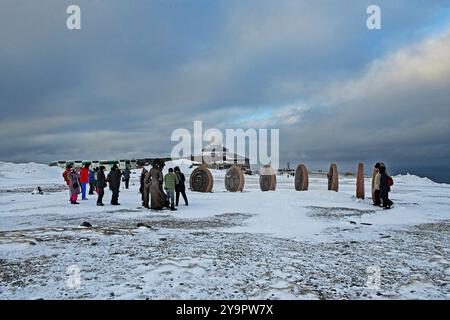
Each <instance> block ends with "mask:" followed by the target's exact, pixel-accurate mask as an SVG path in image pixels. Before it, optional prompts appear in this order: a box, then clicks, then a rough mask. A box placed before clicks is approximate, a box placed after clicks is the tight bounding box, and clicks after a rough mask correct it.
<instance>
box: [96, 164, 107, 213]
mask: <svg viewBox="0 0 450 320" xmlns="http://www.w3.org/2000/svg"><path fill="white" fill-rule="evenodd" d="M95 183H96V188H97V195H98V197H97V205H98V206H104V204H103V196H104V195H105V188H106V186H107V185H106V177H105V167H104V166H100V168H98V172H97V181H96V182H95Z"/></svg>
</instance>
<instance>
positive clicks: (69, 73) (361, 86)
mask: <svg viewBox="0 0 450 320" xmlns="http://www.w3.org/2000/svg"><path fill="white" fill-rule="evenodd" d="M71 4H77V5H79V6H80V8H81V30H68V29H67V28H66V19H67V18H68V16H69V15H68V14H66V8H67V7H68V6H69V5H71ZM371 4H376V5H378V6H379V7H380V9H381V26H382V28H381V30H368V29H367V27H366V19H367V17H368V15H367V13H366V9H367V7H368V6H369V5H371ZM449 88H450V0H446V1H443V0H442V1H441V0H434V1H433V0H431V1H419V0H395V1H392V0H388V1H381V0H371V1H364V0H349V1H345V2H343V1H341V0H319V1H301V0H280V1H268V0H258V1H257V0H239V1H238V0H226V1H225V0H214V1H210V0H159V1H144V0H139V1H138V0H129V1H121V0H108V1H106V0H89V1H88V0H71V1H63V0H39V1H29V0H2V1H1V5H0V135H1V137H2V138H1V140H0V161H12V162H29V161H34V162H43V163H49V162H51V161H54V160H68V159H72V160H74V159H80V160H82V159H117V158H140V157H154V156H168V155H170V153H171V149H172V147H174V145H175V144H176V143H175V142H172V141H171V140H170V138H171V134H172V132H173V131H174V130H175V129H178V128H186V129H188V130H190V131H193V122H194V121H195V120H200V121H203V128H204V129H205V130H206V129H207V128H218V129H220V130H225V129H235V128H243V129H247V128H276V129H279V130H280V165H281V166H284V165H285V164H286V163H287V162H289V163H290V165H291V167H295V166H296V165H297V164H298V163H305V164H307V165H308V167H311V168H314V169H319V168H323V169H324V170H326V169H327V168H328V166H329V163H330V162H336V163H338V166H340V168H342V170H347V171H351V170H353V171H355V170H356V163H358V162H361V161H362V162H365V163H366V164H367V165H368V166H369V165H372V164H373V163H374V162H376V161H380V160H381V161H383V162H385V163H386V164H387V165H388V168H391V171H396V172H406V171H410V172H412V173H417V174H422V175H429V176H432V177H433V178H434V179H435V180H440V181H447V182H450V161H449V158H450V139H449V138H450V90H449ZM366 170H367V171H370V169H366Z"/></svg>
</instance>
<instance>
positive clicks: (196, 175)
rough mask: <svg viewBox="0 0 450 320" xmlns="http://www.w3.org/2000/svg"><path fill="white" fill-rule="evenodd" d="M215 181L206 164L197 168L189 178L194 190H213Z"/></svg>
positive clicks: (190, 185)
mask: <svg viewBox="0 0 450 320" xmlns="http://www.w3.org/2000/svg"><path fill="white" fill-rule="evenodd" d="M213 183H214V181H213V176H212V174H211V171H209V169H208V168H207V167H206V166H204V165H201V166H199V167H197V168H195V169H194V171H192V173H191V177H190V178H189V187H190V188H191V190H192V191H197V192H211V191H212V188H213Z"/></svg>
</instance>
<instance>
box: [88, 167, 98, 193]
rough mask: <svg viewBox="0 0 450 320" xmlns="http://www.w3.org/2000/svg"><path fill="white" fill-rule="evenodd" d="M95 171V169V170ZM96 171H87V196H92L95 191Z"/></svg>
mask: <svg viewBox="0 0 450 320" xmlns="http://www.w3.org/2000/svg"><path fill="white" fill-rule="evenodd" d="M96 169H97V168H96ZM96 169H89V194H90V195H93V194H94V191H95V171H94V170H96Z"/></svg>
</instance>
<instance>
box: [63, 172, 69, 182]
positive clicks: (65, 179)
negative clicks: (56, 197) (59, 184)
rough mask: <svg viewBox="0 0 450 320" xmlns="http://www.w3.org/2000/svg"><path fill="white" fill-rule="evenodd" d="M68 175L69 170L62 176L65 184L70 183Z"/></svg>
mask: <svg viewBox="0 0 450 320" xmlns="http://www.w3.org/2000/svg"><path fill="white" fill-rule="evenodd" d="M68 174H69V172H68V171H67V170H66V171H64V172H63V174H62V176H63V178H64V181H65V182H68V181H69V178H68V177H67V175H68Z"/></svg>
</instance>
